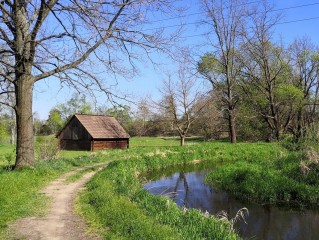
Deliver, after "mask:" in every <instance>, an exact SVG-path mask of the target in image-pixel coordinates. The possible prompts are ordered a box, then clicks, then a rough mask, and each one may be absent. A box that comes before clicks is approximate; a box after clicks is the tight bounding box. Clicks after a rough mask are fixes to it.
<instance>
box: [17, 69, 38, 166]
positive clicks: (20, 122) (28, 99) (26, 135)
mask: <svg viewBox="0 0 319 240" xmlns="http://www.w3.org/2000/svg"><path fill="white" fill-rule="evenodd" d="M19 78H20V79H19V80H18V81H17V85H16V87H15V88H16V89H15V93H16V124H17V146H16V164H15V168H16V169H18V168H22V167H27V166H28V167H32V166H34V139H33V117H32V96H33V84H34V83H33V80H32V77H31V76H30V75H26V74H23V75H22V76H20V77H19Z"/></svg>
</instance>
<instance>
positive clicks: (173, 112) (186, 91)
mask: <svg viewBox="0 0 319 240" xmlns="http://www.w3.org/2000/svg"><path fill="white" fill-rule="evenodd" d="M198 88H199V87H198V85H197V84H196V81H195V80H194V78H192V77H189V76H187V74H186V69H185V68H183V67H180V69H179V72H178V80H175V81H174V80H172V76H171V75H169V76H168V79H167V80H166V81H164V84H163V87H162V88H161V89H160V91H161V94H162V100H161V101H160V103H159V106H160V107H161V108H162V110H163V112H164V113H166V114H165V116H164V119H165V121H170V122H172V123H173V126H174V128H175V129H176V130H177V132H178V134H179V137H180V140H181V146H183V145H184V144H185V137H186V134H187V133H188V131H189V129H190V127H191V125H192V123H193V122H194V121H195V120H196V119H197V118H198V113H199V112H200V111H201V110H202V109H203V108H204V106H205V105H206V102H202V104H201V106H196V107H195V104H198V103H199V101H198V100H199V99H200V98H201V97H202V95H203V93H202V92H201V91H199V89H198Z"/></svg>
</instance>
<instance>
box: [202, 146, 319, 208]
mask: <svg viewBox="0 0 319 240" xmlns="http://www.w3.org/2000/svg"><path fill="white" fill-rule="evenodd" d="M302 157H303V156H302V154H301V153H297V152H295V153H290V154H288V155H286V156H282V157H279V158H269V159H268V161H260V159H258V158H256V159H252V160H250V161H247V160H243V159H238V161H236V162H235V163H226V164H224V165H223V166H221V167H217V168H216V169H215V170H214V171H213V172H211V173H210V174H209V175H208V176H206V180H207V182H210V183H214V184H215V185H217V186H219V187H221V188H223V189H225V190H227V191H228V192H230V193H232V194H233V195H235V196H236V197H238V198H240V199H242V200H249V201H253V202H257V203H260V204H274V205H285V206H293V207H307V208H311V207H315V208H317V207H319V175H318V172H317V171H316V169H313V170H309V172H307V173H306V174H305V173H303V172H302V169H301V166H300V160H301V159H302Z"/></svg>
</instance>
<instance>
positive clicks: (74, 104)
mask: <svg viewBox="0 0 319 240" xmlns="http://www.w3.org/2000/svg"><path fill="white" fill-rule="evenodd" d="M51 111H58V112H59V113H60V117H61V119H62V121H63V123H65V122H67V121H68V120H69V119H70V118H71V117H72V115H74V114H76V113H82V114H90V113H92V107H91V104H90V103H89V102H87V101H86V98H85V95H79V94H74V95H73V96H72V98H70V100H68V101H67V102H66V103H63V104H58V105H57V106H56V107H55V108H54V109H53V110H51ZM54 117H55V120H57V121H58V122H59V116H54ZM58 122H57V123H58Z"/></svg>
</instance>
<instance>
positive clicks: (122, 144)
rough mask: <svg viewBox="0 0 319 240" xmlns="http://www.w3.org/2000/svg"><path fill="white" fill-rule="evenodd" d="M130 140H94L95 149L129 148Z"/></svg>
mask: <svg viewBox="0 0 319 240" xmlns="http://www.w3.org/2000/svg"><path fill="white" fill-rule="evenodd" d="M128 144H129V140H128V139H121V140H113V139H112V140H94V142H93V151H94V150H103V149H113V148H128V146H129V145H128Z"/></svg>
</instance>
